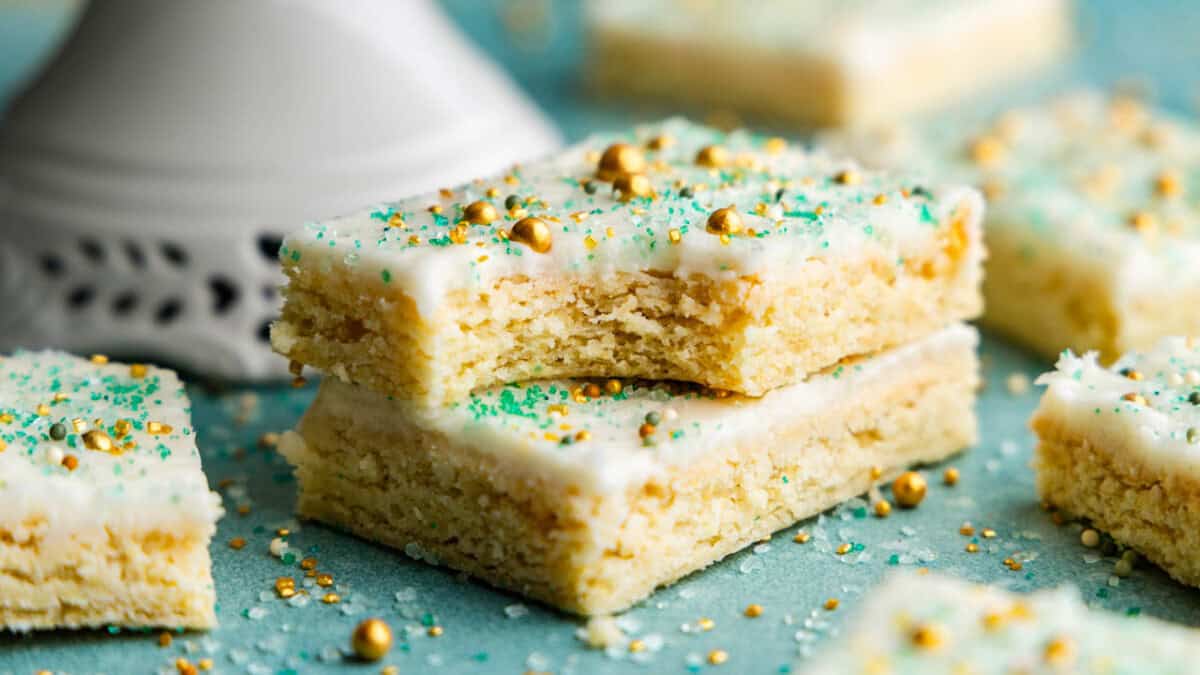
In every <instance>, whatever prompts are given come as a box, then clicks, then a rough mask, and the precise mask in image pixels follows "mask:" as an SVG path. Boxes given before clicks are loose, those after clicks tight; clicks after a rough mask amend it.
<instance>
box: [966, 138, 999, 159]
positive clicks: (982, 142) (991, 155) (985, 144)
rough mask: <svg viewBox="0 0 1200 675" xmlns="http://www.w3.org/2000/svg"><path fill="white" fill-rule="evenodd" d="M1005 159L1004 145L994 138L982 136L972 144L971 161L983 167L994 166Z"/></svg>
mask: <svg viewBox="0 0 1200 675" xmlns="http://www.w3.org/2000/svg"><path fill="white" fill-rule="evenodd" d="M1003 157H1004V144H1003V143H1001V142H1000V140H999V139H998V138H996V137H994V136H982V137H980V138H977V139H975V141H974V142H973V143H971V159H972V160H973V161H974V162H975V163H976V164H979V165H981V166H992V165H994V164H996V163H997V162H999V161H1000V160H1001V159H1002V158H1003Z"/></svg>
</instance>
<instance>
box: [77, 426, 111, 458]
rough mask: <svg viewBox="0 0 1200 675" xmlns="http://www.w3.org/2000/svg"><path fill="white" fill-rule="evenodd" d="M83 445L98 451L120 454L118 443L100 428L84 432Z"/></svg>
mask: <svg viewBox="0 0 1200 675" xmlns="http://www.w3.org/2000/svg"><path fill="white" fill-rule="evenodd" d="M83 447H85V448H87V449H88V450H96V451H97V452H108V453H117V454H119V453H118V451H117V446H116V444H115V443H113V439H112V438H111V437H110V436H109V435H108V434H106V433H104V432H103V431H101V430H100V429H92V430H91V431H85V432H84V434H83Z"/></svg>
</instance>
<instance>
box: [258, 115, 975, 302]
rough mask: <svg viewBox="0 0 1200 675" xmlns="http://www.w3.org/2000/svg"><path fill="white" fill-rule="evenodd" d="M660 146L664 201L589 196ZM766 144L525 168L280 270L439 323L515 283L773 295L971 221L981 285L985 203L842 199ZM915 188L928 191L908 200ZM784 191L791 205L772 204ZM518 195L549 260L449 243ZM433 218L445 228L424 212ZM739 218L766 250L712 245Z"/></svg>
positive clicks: (663, 130)
mask: <svg viewBox="0 0 1200 675" xmlns="http://www.w3.org/2000/svg"><path fill="white" fill-rule="evenodd" d="M659 134H667V135H669V136H671V137H673V138H674V139H676V141H677V142H676V143H675V145H674V146H672V147H670V148H668V149H666V150H662V151H659V152H647V160H648V162H649V163H650V164H651V171H650V172H649V173H648V176H649V179H650V181H651V182H652V184H653V187H654V189H655V191H656V193H657V195H658V197H657V198H655V199H653V200H648V199H636V200H634V201H633V202H630V203H622V202H620V201H618V200H617V199H616V198H615V197H614V196H613V194H612V192H611V187H610V185H609V184H608V183H597V185H598V187H599V190H598V191H597V192H596V193H595V194H594V195H589V194H587V193H586V192H585V191H584V190H583V189H582V188H581V187H580V186H579V181H580V180H586V179H589V178H591V177H592V176H593V175H594V173H595V170H596V157H595V155H597V154H598V153H599V152H601V151H603V150H604V148H605V147H607V146H608V145H609V144H610V143H612V142H615V141H628V142H637V143H644V142H645V141H646V140H647V139H649V138H652V137H654V136H657V135H659ZM765 140H766V139H764V138H762V137H760V136H755V135H752V134H749V133H746V132H734V133H732V134H724V133H721V132H718V131H715V130H713V129H709V128H706V127H702V126H698V125H694V124H691V123H689V122H687V121H685V120H682V119H672V120H668V121H666V122H663V123H660V124H657V125H651V126H647V127H642V128H639V129H637V130H635V131H633V132H627V133H624V134H616V135H607V136H598V137H594V138H592V139H589V140H587V141H584V142H583V143H581V144H579V145H577V146H575V147H572V148H570V149H568V150H566V151H564V152H563V153H562V154H561V155H558V156H556V157H553V158H550V159H547V160H545V161H542V162H537V163H533V164H530V165H528V166H524V167H522V168H520V169H519V170H518V171H516V172H515V173H516V175H518V176H519V179H520V182H519V184H515V185H514V184H510V183H506V182H505V181H504V180H503V177H495V178H494V179H491V180H480V181H475V182H473V183H470V184H468V185H465V186H461V187H460V188H458V189H456V190H454V191H453V192H452V193H451V194H450V196H448V197H446V196H442V195H440V194H438V193H433V194H428V195H422V196H418V197H413V198H410V199H405V200H402V201H399V202H395V203H392V204H383V205H379V206H377V207H375V208H373V209H369V210H367V211H364V212H362V213H359V214H356V215H353V216H349V217H345V218H340V219H336V220H333V221H328V222H324V223H313V224H310V225H307V226H305V227H304V228H302V229H301V230H299V231H298V232H295V233H293V234H292V235H291V236H290V237H288V239H287V240H286V241H285V243H284V249H283V250H282V251H281V257H282V260H283V262H284V264H285V266H287V265H295V266H299V267H300V268H304V267H306V266H310V267H316V268H317V269H320V270H322V271H326V272H328V271H332V270H336V269H340V270H343V271H345V273H347V274H350V275H352V276H354V277H355V278H357V279H359V280H361V282H362V283H370V284H379V283H386V284H389V285H391V287H393V288H396V289H399V290H402V291H403V292H404V293H405V294H407V295H409V296H410V297H412V298H414V300H415V301H416V304H417V308H418V311H420V313H421V314H422V315H423V316H429V315H432V314H434V313H436V311H437V309H438V307H439V303H440V302H441V301H442V299H443V298H444V297H445V295H446V293H448V292H449V291H452V290H456V289H484V288H486V287H487V286H488V285H489V284H490V283H491V282H493V281H494V280H496V279H501V278H505V277H510V276H514V275H525V276H528V277H538V276H546V275H556V274H561V275H580V276H585V277H586V276H592V277H602V276H604V275H607V274H610V273H612V272H613V271H630V272H638V271H644V270H654V271H656V272H665V273H670V274H673V275H675V276H678V277H685V276H689V275H693V274H696V275H705V276H709V277H713V278H734V277H738V276H744V275H758V276H759V278H760V279H762V280H763V281H764V282H767V281H770V280H772V279H778V278H784V279H786V278H788V277H790V276H791V275H794V274H795V273H796V270H797V269H798V268H800V267H801V266H803V265H804V264H805V262H806V261H808V260H810V259H826V258H832V257H839V256H842V257H847V256H853V257H878V258H881V259H883V260H891V261H896V263H897V264H898V265H902V264H903V261H904V260H905V259H911V258H918V257H920V258H924V257H929V256H932V255H935V254H936V253H937V252H938V251H940V250H941V247H942V243H941V242H942V241H943V240H944V237H945V229H944V228H946V227H948V226H949V222H950V220H951V219H952V216H953V215H954V214H955V213H957V212H959V211H960V209H965V212H964V213H963V215H964V224H965V226H966V235H967V238H968V240H969V242H970V245H969V246H968V249H967V252H966V254H965V257H966V259H965V260H964V261H963V264H961V265H959V270H960V271H959V274H960V275H961V276H962V277H963V278H961V279H956V280H955V283H959V284H965V285H974V284H975V283H976V281H977V275H978V273H979V265H978V263H979V260H980V259H981V257H982V255H983V250H982V247H981V246H978V245H977V244H978V240H979V236H978V227H979V222H980V220H981V218H982V212H983V203H982V199H981V197H980V196H979V194H978V193H977V192H976V191H975V190H973V189H970V188H966V187H962V186H953V185H951V186H940V187H939V186H935V185H931V184H929V183H928V182H926V181H924V180H923V179H922V177H921V176H920V175H915V174H914V175H897V174H893V173H887V172H861V171H859V173H860V175H861V176H862V181H861V183H859V184H854V185H843V184H840V183H838V182H837V181H835V180H834V177H835V176H836V175H837V174H838V173H839V172H840V171H842V170H844V169H856V167H855V165H854V164H853V163H852V162H850V161H848V160H841V159H835V158H831V157H828V156H826V155H824V154H820V153H810V152H806V151H803V150H799V149H788V150H786V151H783V152H779V153H776V154H771V153H770V152H767V151H766V149H765ZM709 144H721V145H723V146H724V147H726V148H727V149H728V150H729V151H730V154H731V156H733V157H735V158H740V160H741V161H740V162H739V163H740V165H741V166H740V167H739V166H732V165H731V166H729V167H726V168H724V169H722V170H720V171H717V170H713V169H708V168H704V167H699V166H696V165H695V163H694V157H695V155H696V153H697V151H698V150H699V149H700V148H702V147H704V146H706V145H709ZM656 163H658V168H657V169H656V168H655V165H656ZM856 170H857V169H856ZM680 184H686V185H688V186H692V187H693V188H694V189H695V196H694V197H691V198H686V197H681V196H680V191H681V188H680V187H679V185H680ZM701 186H707V187H706V188H704V189H700V187H701ZM918 186H920V187H923V188H925V190H924V191H918V192H917V193H916V194H913V195H911V196H908V197H906V196H904V192H907V191H910V190H912V189H913V188H915V187H918ZM489 188H496V189H497V190H499V196H497V197H493V198H488V197H486V196H485V193H486V191H487V190H488V189H489ZM780 188H783V189H784V193H783V196H782V200H781V202H779V203H776V201H775V195H776V192H777V190H779V189H780ZM509 194H516V195H518V196H519V197H521V198H522V199H525V198H529V197H536V198H538V199H540V200H542V202H541V203H538V204H531V205H529V206H528V207H527V211H528V214H529V215H533V216H538V217H541V218H543V219H545V220H546V221H547V222H548V223H549V224H550V227H551V230H552V234H553V246H552V248H551V250H550V251H549V252H548V253H545V254H539V253H536V252H534V251H532V250H531V249H530V248H529V247H527V246H525V245H523V244H519V243H516V242H510V241H505V240H504V239H502V238H501V237H500V236H499V234H500V232H501V231H504V232H507V230H508V229H510V228H511V227H512V224H513V222H514V220H515V218H514V217H512V216H511V215H507V216H505V218H502V219H501V220H499V221H497V222H495V223H492V224H491V225H486V226H484V225H474V226H471V227H470V228H469V230H468V231H469V239H468V241H467V243H465V244H452V243H449V241H450V240H449V239H448V232H449V231H450V228H451V227H453V226H454V224H455V222H456V221H458V220H459V219H460V218H461V213H462V208H463V206H465V205H466V204H469V203H471V202H473V201H476V200H479V199H485V200H488V201H490V202H491V203H493V204H494V205H495V206H496V207H497V210H498V211H500V212H501V213H502V214H503V213H504V212H505V208H504V202H505V198H506V196H508V195H509ZM877 195H883V197H884V200H885V201H884V202H883V203H882V204H877V203H875V197H876V196H877ZM435 204H436V205H440V206H441V207H442V209H443V215H444V216H445V218H438V217H435V216H434V215H433V214H431V213H430V212H428V210H427V207H429V206H431V205H435ZM730 204H734V205H736V206H737V208H738V210H739V212H740V214H741V217H742V219H743V221H744V223H745V227H746V228H747V229H753V230H754V231H755V232H756V233H757V236H745V235H743V236H735V237H732V238H731V240H730V241H729V242H728V243H727V244H726V243H722V240H721V238H720V237H718V236H716V235H713V234H709V233H707V232H706V231H705V223H706V221H707V218H708V216H709V214H710V213H711V212H713V211H714V210H716V209H718V208H722V207H725V206H728V205H730ZM760 204H764V205H765V207H766V213H765V215H757V214H756V213H755V209H756V208H757V207H759V205H760ZM818 206H820V207H821V209H820V213H817V211H818V209H817V207H818ZM393 212H398V213H400V214H402V215H403V218H404V221H405V223H406V227H405V228H404V229H400V228H394V227H393V228H389V227H387V225H386V223H385V222H384V221H385V219H386V216H387V214H389V213H393ZM580 213H584V214H588V215H587V216H586V217H585V218H582V219H581V220H579V221H578V222H577V221H576V219H575V218H573V217H572V214H580ZM372 214H374V215H372ZM672 230H678V231H679V233H680V241H679V243H677V244H675V243H672V242H671V241H670V236H671V231H672ZM610 233H611V236H610ZM412 235H416V236H418V237H420V243H419V244H418V245H412V244H410V243H409V238H410V236H412ZM431 240H433V241H437V242H440V243H441V244H442V245H433V244H431V243H430V242H431Z"/></svg>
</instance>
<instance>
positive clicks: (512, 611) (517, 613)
mask: <svg viewBox="0 0 1200 675" xmlns="http://www.w3.org/2000/svg"><path fill="white" fill-rule="evenodd" d="M504 615H505V616H507V617H508V618H510V619H520V618H521V617H524V616H529V608H528V607H526V606H525V605H522V604H520V603H517V604H514V605H509V606H507V607H505V608H504Z"/></svg>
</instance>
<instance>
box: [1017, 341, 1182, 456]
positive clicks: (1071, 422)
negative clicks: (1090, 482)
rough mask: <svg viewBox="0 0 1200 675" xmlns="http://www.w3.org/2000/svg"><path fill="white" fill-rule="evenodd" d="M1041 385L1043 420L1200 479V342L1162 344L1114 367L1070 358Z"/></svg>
mask: <svg viewBox="0 0 1200 675" xmlns="http://www.w3.org/2000/svg"><path fill="white" fill-rule="evenodd" d="M1037 382H1038V384H1044V385H1046V393H1045V394H1044V395H1043V396H1042V401H1041V404H1040V405H1039V406H1038V411H1037V415H1039V416H1044V417H1047V418H1048V419H1052V420H1055V421H1056V422H1058V423H1060V424H1062V425H1064V427H1065V428H1066V429H1067V430H1068V431H1069V432H1073V433H1082V434H1084V435H1085V436H1086V437H1087V438H1088V439H1089V440H1090V441H1091V442H1092V444H1093V445H1095V446H1098V447H1103V448H1107V449H1108V450H1109V451H1111V452H1115V453H1118V454H1119V455H1120V456H1123V457H1126V458H1127V459H1129V460H1130V461H1136V462H1138V463H1145V464H1149V465H1151V466H1153V467H1156V468H1160V469H1164V470H1183V471H1190V472H1193V473H1195V474H1198V475H1200V342H1197V341H1195V340H1192V339H1188V338H1180V337H1170V338H1163V339H1162V340H1160V341H1159V343H1158V344H1157V345H1156V346H1155V348H1154V349H1153V350H1151V351H1149V352H1146V353H1136V352H1134V353H1130V354H1126V355H1125V356H1123V357H1121V358H1120V359H1119V360H1118V361H1117V362H1116V363H1114V364H1113V365H1112V366H1111V367H1110V368H1105V367H1103V366H1101V365H1100V364H1099V363H1098V362H1097V359H1096V355H1095V354H1087V355H1086V356H1082V357H1081V356H1075V355H1074V354H1071V353H1070V352H1067V353H1065V354H1063V356H1062V357H1061V358H1059V360H1058V364H1057V365H1056V367H1055V370H1054V371H1052V372H1049V373H1046V374H1045V375H1042V376H1041V377H1040V378H1038V380H1037ZM1130 399H1132V400H1130ZM1192 401H1195V403H1193V402H1192ZM1189 431H1190V432H1191V433H1189ZM1189 436H1190V437H1191V439H1192V440H1190V441H1189V440H1188V439H1189Z"/></svg>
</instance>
